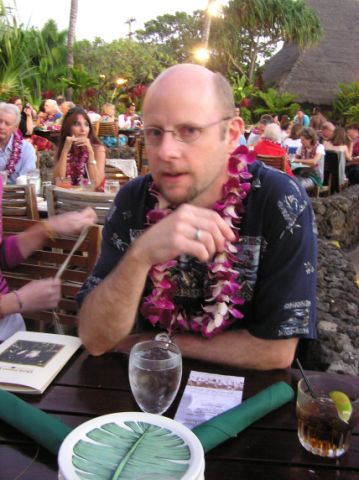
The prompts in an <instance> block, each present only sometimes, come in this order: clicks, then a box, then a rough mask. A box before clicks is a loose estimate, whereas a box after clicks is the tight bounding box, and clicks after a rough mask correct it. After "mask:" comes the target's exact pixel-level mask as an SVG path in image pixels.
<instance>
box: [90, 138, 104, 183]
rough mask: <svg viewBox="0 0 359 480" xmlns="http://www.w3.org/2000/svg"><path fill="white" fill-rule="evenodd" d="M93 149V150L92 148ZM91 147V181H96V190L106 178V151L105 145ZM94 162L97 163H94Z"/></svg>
mask: <svg viewBox="0 0 359 480" xmlns="http://www.w3.org/2000/svg"><path fill="white" fill-rule="evenodd" d="M90 147H91V148H90ZM90 147H89V159H88V171H89V175H90V178H91V180H94V181H95V184H96V188H97V187H98V186H99V185H101V183H102V182H103V179H104V176H105V162H106V150H105V147H104V146H103V145H91V144H90ZM94 161H95V162H96V163H94Z"/></svg>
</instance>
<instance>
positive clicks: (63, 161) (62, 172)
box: [52, 137, 75, 182]
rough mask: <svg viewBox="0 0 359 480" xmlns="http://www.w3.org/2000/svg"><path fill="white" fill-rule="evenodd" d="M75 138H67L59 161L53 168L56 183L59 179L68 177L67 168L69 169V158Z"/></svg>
mask: <svg viewBox="0 0 359 480" xmlns="http://www.w3.org/2000/svg"><path fill="white" fill-rule="evenodd" d="M74 139H75V137H66V140H65V143H64V146H63V148H62V150H61V153H60V156H59V158H58V161H57V162H56V163H55V165H54V168H53V173H52V175H53V180H54V182H56V179H58V178H64V177H66V167H67V156H68V154H69V152H70V150H71V147H72V144H73V142H74Z"/></svg>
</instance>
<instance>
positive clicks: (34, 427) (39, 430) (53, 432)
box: [0, 390, 72, 455]
mask: <svg viewBox="0 0 359 480" xmlns="http://www.w3.org/2000/svg"><path fill="white" fill-rule="evenodd" d="M0 418H1V420H4V421H5V422H7V423H9V424H10V425H11V426H13V427H15V428H16V429H17V430H20V432H22V433H25V435H27V436H28V437H30V438H32V439H33V440H35V442H37V443H38V444H39V445H41V446H42V447H44V448H46V449H47V450H49V451H50V452H51V453H54V454H55V455H57V453H58V451H59V448H60V445H61V443H62V441H63V440H64V438H65V437H66V436H67V435H68V434H69V433H70V432H71V430H72V428H71V427H68V426H67V425H65V424H64V423H62V422H60V421H59V420H57V419H56V418H54V417H52V416H51V415H48V414H47V413H45V412H43V411H42V410H39V409H38V408H35V407H33V406H31V405H30V404H29V403H26V402H24V401H23V400H21V399H20V398H18V397H17V396H16V395H13V394H12V393H10V392H7V391H5V390H0Z"/></svg>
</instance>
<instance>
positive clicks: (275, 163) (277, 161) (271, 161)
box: [257, 155, 286, 172]
mask: <svg viewBox="0 0 359 480" xmlns="http://www.w3.org/2000/svg"><path fill="white" fill-rule="evenodd" d="M257 159H258V160H261V161H262V162H263V163H265V164H266V165H268V166H269V167H273V168H276V169H278V170H281V171H282V172H285V162H286V156H285V155H283V156H281V157H273V156H271V155H257Z"/></svg>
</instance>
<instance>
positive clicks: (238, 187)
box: [141, 147, 255, 338]
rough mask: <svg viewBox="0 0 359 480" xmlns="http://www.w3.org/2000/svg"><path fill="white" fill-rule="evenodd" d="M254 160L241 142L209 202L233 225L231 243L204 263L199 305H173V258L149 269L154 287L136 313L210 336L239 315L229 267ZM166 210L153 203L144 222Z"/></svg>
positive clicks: (154, 321)
mask: <svg viewBox="0 0 359 480" xmlns="http://www.w3.org/2000/svg"><path fill="white" fill-rule="evenodd" d="M254 159H255V153H253V152H250V153H249V151H248V149H247V148H246V147H239V148H238V149H237V150H236V151H235V152H234V153H233V154H232V155H231V157H230V159H229V163H228V180H227V182H226V183H225V184H224V185H223V198H222V200H221V201H220V202H216V203H215V204H214V206H213V210H214V211H216V212H217V213H218V214H219V215H220V216H221V217H222V218H223V219H224V220H225V221H226V222H227V224H228V225H230V226H231V228H233V230H234V233H235V235H236V238H235V240H234V242H233V243H231V242H228V241H227V242H226V243H225V250H224V252H221V253H217V254H216V255H215V257H214V259H213V260H212V261H211V262H209V263H208V264H207V267H208V279H209V288H208V292H207V296H206V298H205V299H204V305H203V306H202V310H201V311H197V312H196V313H195V314H194V315H192V316H189V315H188V314H187V312H186V311H185V310H184V309H183V307H181V306H177V305H175V304H174V302H173V294H174V292H175V291H176V287H177V286H176V283H175V281H174V280H173V279H172V272H171V269H172V268H173V267H174V266H175V265H176V264H177V260H170V261H168V262H166V263H164V264H160V265H154V266H152V268H151V270H150V272H149V277H150V279H151V281H152V283H153V287H154V288H153V290H152V292H151V293H150V295H148V296H147V297H146V298H145V299H144V301H143V304H142V307H141V313H142V315H143V316H144V317H145V318H147V319H148V320H149V321H150V322H151V323H152V325H156V324H159V325H161V326H162V327H164V328H165V329H166V330H167V331H168V333H169V334H171V333H172V331H173V330H176V329H177V330H183V331H186V330H187V331H188V330H191V331H197V332H201V334H202V335H203V336H204V337H208V338H210V337H213V336H214V335H217V334H218V333H220V332H221V331H223V330H224V329H226V328H227V327H228V326H229V325H231V324H232V323H233V322H234V321H235V319H240V318H243V315H242V313H241V312H240V311H239V310H238V305H242V304H243V303H244V299H243V298H242V297H241V285H240V284H239V282H238V275H239V274H238V271H236V270H235V269H234V268H233V266H234V263H238V258H237V257H236V254H237V253H238V252H239V250H240V246H239V232H238V230H239V224H240V222H241V218H242V216H243V214H244V206H243V200H244V199H245V198H246V197H247V195H248V193H249V191H250V190H251V183H250V182H249V180H250V178H251V174H250V173H249V172H248V169H247V164H248V163H251V162H253V161H254ZM150 191H151V193H152V194H154V195H155V196H156V197H157V198H158V195H159V192H158V190H157V188H156V186H155V185H152V186H151V190H150ZM171 212H172V210H171V209H169V208H168V209H160V208H158V207H157V208H156V207H155V208H154V209H153V210H151V211H150V212H149V213H148V214H147V221H148V223H149V224H154V223H156V222H158V221H159V220H161V219H162V218H164V217H165V216H167V215H169V214H170V213H171Z"/></svg>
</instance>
